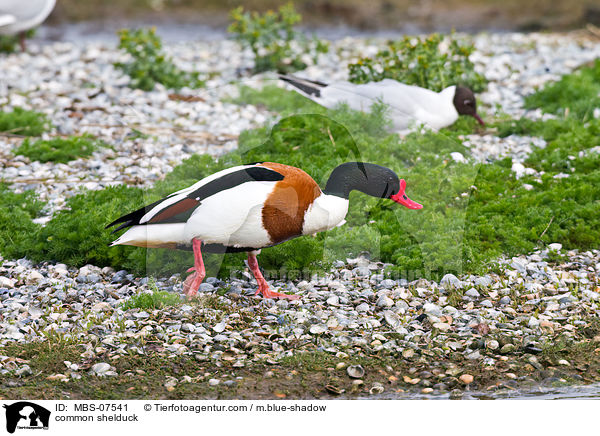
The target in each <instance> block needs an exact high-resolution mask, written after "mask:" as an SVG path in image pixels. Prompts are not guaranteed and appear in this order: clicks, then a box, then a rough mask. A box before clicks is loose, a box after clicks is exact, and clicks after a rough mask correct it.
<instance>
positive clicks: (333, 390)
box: [325, 385, 346, 395]
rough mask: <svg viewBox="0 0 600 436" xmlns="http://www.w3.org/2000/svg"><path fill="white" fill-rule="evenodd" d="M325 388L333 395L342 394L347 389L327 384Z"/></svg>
mask: <svg viewBox="0 0 600 436" xmlns="http://www.w3.org/2000/svg"><path fill="white" fill-rule="evenodd" d="M325 390H326V391H327V392H329V393H330V394H332V395H341V394H343V393H344V392H346V390H345V389H342V388H338V387H337V386H334V385H327V386H325Z"/></svg>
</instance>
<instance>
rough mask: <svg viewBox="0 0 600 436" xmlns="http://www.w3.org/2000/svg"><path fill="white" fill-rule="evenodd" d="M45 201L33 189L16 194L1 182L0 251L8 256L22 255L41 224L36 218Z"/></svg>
mask: <svg viewBox="0 0 600 436" xmlns="http://www.w3.org/2000/svg"><path fill="white" fill-rule="evenodd" d="M42 207H43V203H41V202H39V201H38V200H36V196H35V193H34V192H33V191H26V192H24V193H22V194H15V193H14V192H12V191H11V190H10V189H9V188H8V185H7V184H5V183H0V222H1V223H2V225H1V226H0V253H2V255H3V256H4V257H6V258H14V257H20V256H21V255H22V254H23V252H24V251H25V250H26V248H25V247H26V245H27V244H29V243H30V240H31V235H32V234H34V233H35V232H36V231H37V229H38V228H39V225H37V224H34V223H33V222H32V221H31V220H32V219H33V218H36V217H37V216H38V214H39V212H40V210H41V209H42Z"/></svg>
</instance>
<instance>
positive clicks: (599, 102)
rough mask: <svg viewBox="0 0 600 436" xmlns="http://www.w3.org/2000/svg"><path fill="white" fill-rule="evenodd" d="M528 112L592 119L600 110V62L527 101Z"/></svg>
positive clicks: (563, 79) (552, 84)
mask: <svg viewBox="0 0 600 436" xmlns="http://www.w3.org/2000/svg"><path fill="white" fill-rule="evenodd" d="M525 107H526V108H528V109H537V108H541V109H542V110H543V111H544V112H546V113H550V114H556V115H564V116H567V117H574V118H576V119H577V120H581V121H584V120H589V119H591V118H593V117H594V109H598V108H600V59H596V60H595V61H594V62H593V63H592V64H591V65H589V66H586V67H583V68H580V69H579V70H578V71H576V72H575V73H573V74H567V75H565V76H563V77H562V78H561V79H560V80H559V81H558V82H555V83H551V84H550V85H548V86H545V87H544V88H543V89H542V90H540V91H538V92H536V93H534V94H532V95H530V96H528V97H527V98H525Z"/></svg>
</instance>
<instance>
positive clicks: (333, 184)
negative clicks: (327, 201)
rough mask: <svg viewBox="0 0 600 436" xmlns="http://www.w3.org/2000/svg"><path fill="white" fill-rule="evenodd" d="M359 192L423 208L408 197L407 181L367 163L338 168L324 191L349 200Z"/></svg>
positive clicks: (348, 163) (412, 207)
mask: <svg viewBox="0 0 600 436" xmlns="http://www.w3.org/2000/svg"><path fill="white" fill-rule="evenodd" d="M353 190H357V191H360V192H363V193H365V194H367V195H371V196H373V197H379V198H389V199H390V200H393V201H395V202H396V203H398V204H401V205H403V206H405V207H407V208H409V209H422V208H423V206H422V205H421V204H419V203H417V202H415V201H412V200H411V199H410V198H408V197H407V195H406V193H405V191H406V181H405V180H404V179H399V178H398V176H397V175H396V173H395V172H394V171H392V170H390V169H389V168H386V167H382V166H380V165H375V164H372V163H366V162H346V163H343V164H341V165H339V166H338V167H336V168H335V169H334V170H333V171H332V173H331V176H329V180H328V181H327V185H326V186H325V190H324V191H323V192H324V193H325V194H328V195H335V196H337V197H342V198H346V199H347V198H348V196H349V195H350V192H351V191H353Z"/></svg>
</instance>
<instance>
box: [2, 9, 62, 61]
mask: <svg viewBox="0 0 600 436" xmlns="http://www.w3.org/2000/svg"><path fill="white" fill-rule="evenodd" d="M55 4H56V0H0V35H16V34H19V37H20V42H21V49H22V50H23V51H25V31H26V30H29V29H32V28H34V27H35V26H38V25H40V24H41V23H43V22H44V20H45V19H46V18H47V17H48V15H50V12H52V9H54V5H55Z"/></svg>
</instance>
